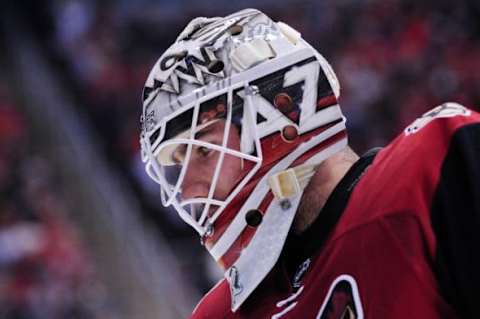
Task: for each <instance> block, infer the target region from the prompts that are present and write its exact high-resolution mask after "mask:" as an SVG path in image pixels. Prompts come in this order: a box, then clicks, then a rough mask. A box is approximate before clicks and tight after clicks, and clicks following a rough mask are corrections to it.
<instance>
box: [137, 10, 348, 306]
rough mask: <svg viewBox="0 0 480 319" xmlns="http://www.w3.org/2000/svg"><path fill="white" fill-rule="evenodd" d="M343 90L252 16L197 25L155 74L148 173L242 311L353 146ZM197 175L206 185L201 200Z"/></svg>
mask: <svg viewBox="0 0 480 319" xmlns="http://www.w3.org/2000/svg"><path fill="white" fill-rule="evenodd" d="M339 93H340V88H339V84H338V80H337V78H336V76H335V74H334V72H333V70H332V69H331V67H330V65H329V64H328V62H327V61H326V60H325V59H324V58H323V56H321V55H320V54H319V53H318V52H317V51H316V50H315V49H313V48H312V47H311V46H310V45H309V44H308V43H307V42H305V41H304V40H303V39H302V38H301V36H300V34H299V33H298V32H297V31H295V30H294V29H292V28H291V27H289V26H288V25H286V24H284V23H281V22H274V21H272V20H271V19H270V18H269V17H267V16H266V15H265V14H263V13H261V12H259V11H257V10H253V9H247V10H243V11H239V12H237V13H234V14H232V15H229V16H227V17H225V18H211V19H207V18H197V19H195V20H193V21H192V22H190V24H189V25H188V26H187V27H186V29H185V30H184V31H183V32H182V34H180V36H179V37H178V39H177V40H176V42H175V43H174V44H173V45H172V46H171V47H170V48H169V49H168V50H167V51H166V52H165V53H164V54H163V55H162V56H161V57H160V59H159V60H158V61H157V63H156V64H155V66H154V67H153V69H152V71H151V72H150V75H149V76H148V79H147V81H146V84H145V88H144V94H143V114H142V119H141V122H142V132H141V139H140V140H141V146H142V159H143V161H144V162H145V167H146V171H147V173H148V175H149V176H150V177H151V178H152V179H153V180H155V181H156V182H157V183H158V184H160V189H161V198H162V202H163V204H164V205H165V206H169V205H173V206H174V207H175V209H176V210H177V211H178V213H179V215H180V217H181V218H182V219H183V220H184V221H185V222H187V223H188V224H190V225H191V226H192V227H193V228H195V230H196V231H197V232H198V233H199V234H200V236H201V238H202V243H203V244H204V245H205V247H206V248H207V250H208V251H209V252H210V254H211V255H212V256H213V257H214V258H215V260H216V261H217V263H218V264H219V265H220V267H222V269H223V270H224V271H225V277H226V278H227V280H228V282H229V284H230V290H231V301H232V310H233V311H235V310H237V309H238V307H240V305H241V304H242V303H243V302H244V301H245V300H246V299H247V297H248V296H249V295H250V294H251V293H252V292H253V291H254V289H255V288H256V287H257V286H258V285H259V283H260V282H261V281H262V280H263V278H264V277H265V276H266V275H267V274H268V272H269V271H270V270H271V269H272V268H273V266H274V265H275V263H276V261H277V260H278V257H279V255H280V253H281V250H282V248H283V245H284V242H285V239H286V237H287V235H288V232H289V230H290V227H291V225H292V222H293V219H294V217H295V213H296V210H297V207H298V204H299V202H300V198H301V196H302V193H303V189H304V187H305V186H306V185H307V184H308V181H309V179H310V177H311V176H312V175H313V173H314V168H315V166H316V165H318V164H319V163H321V162H322V161H323V160H325V159H326V158H328V157H330V156H332V155H333V154H335V153H336V152H338V151H340V150H341V149H343V148H344V147H345V146H346V145H347V135H346V131H345V118H344V117H343V115H342V113H341V110H340V107H339V105H338V102H337V98H338V96H339ZM214 129H216V130H217V131H220V135H218V134H217V136H216V139H212V138H208V137H205V136H208V133H206V132H208V131H212V130H214ZM204 153H205V154H210V155H209V159H208V160H209V161H211V160H213V161H214V163H215V164H214V165H213V167H214V168H213V169H212V170H211V171H208V172H207V171H206V170H205V171H203V168H202V166H201V165H200V166H199V165H198V163H194V158H195V156H197V155H196V154H204ZM211 154H214V156H212V155H211ZM227 162H229V163H234V164H233V165H236V168H235V169H236V170H235V172H236V174H229V172H231V171H229V168H228V167H227V166H228V165H229V164H227ZM193 170H197V171H196V173H197V174H202V181H204V183H205V184H206V185H207V186H206V188H205V191H203V192H201V193H198V192H197V193H196V194H195V195H194V196H190V195H187V193H188V188H189V187H191V185H189V184H188V183H189V181H188V176H189V174H193V173H195V172H193V173H192V171H193ZM223 184H229V185H231V187H228V188H227V191H225V187H223V186H222V187H223V189H222V190H221V191H220V188H221V187H220V186H219V185H223Z"/></svg>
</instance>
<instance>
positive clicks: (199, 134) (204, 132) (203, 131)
mask: <svg viewBox="0 0 480 319" xmlns="http://www.w3.org/2000/svg"><path fill="white" fill-rule="evenodd" d="M215 124H216V123H214V124H212V125H209V126H207V127H204V128H203V129H201V130H200V131H198V132H197V133H195V138H196V139H197V138H198V139H200V138H202V137H205V136H208V135H211V134H212V131H213V130H214V129H215V128H214V127H215ZM222 136H223V134H222Z"/></svg>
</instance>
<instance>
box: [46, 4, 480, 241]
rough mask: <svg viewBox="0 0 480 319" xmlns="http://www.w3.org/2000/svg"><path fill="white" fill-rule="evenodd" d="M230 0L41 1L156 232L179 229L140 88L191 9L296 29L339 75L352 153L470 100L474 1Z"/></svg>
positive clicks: (478, 27)
mask: <svg viewBox="0 0 480 319" xmlns="http://www.w3.org/2000/svg"><path fill="white" fill-rule="evenodd" d="M205 4H208V5H205ZM241 5H242V7H240V6H239V5H236V4H233V3H232V2H226V1H212V0H210V1H208V2H204V1H201V2H194V1H188V0H183V1H175V2H171V1H170V2H167V1H165V0H163V1H151V0H142V1H135V2H128V1H120V0H119V1H107V2H100V1H97V2H95V1H80V0H66V1H54V2H51V4H50V6H49V8H48V10H49V16H50V18H51V25H52V30H51V32H50V37H49V39H48V41H43V43H48V44H47V46H49V47H50V50H52V52H54V54H55V55H56V61H57V62H59V63H60V64H61V65H62V67H61V69H62V72H63V75H64V76H65V77H66V78H68V79H69V80H68V81H67V82H68V83H70V84H71V88H72V90H73V91H75V92H76V95H77V96H78V97H79V99H80V100H81V103H80V105H81V107H82V109H81V110H80V111H81V112H82V113H83V112H86V113H88V115H89V117H90V119H91V121H92V123H93V124H94V126H95V127H96V128H97V133H98V135H99V136H100V137H101V141H102V145H103V149H104V152H105V155H106V156H107V158H109V159H110V161H111V163H112V165H117V166H119V168H120V169H119V171H121V172H127V173H126V174H127V175H128V176H127V177H128V178H130V179H131V181H132V184H133V185H136V186H134V187H136V189H137V190H139V194H140V196H142V197H143V200H142V203H143V204H144V205H146V207H145V209H144V210H145V211H147V212H150V216H151V217H152V218H153V219H157V218H163V220H162V221H161V222H160V223H159V225H160V227H162V228H163V230H164V231H165V232H167V233H170V234H172V233H181V232H184V228H182V227H183V226H181V225H183V224H181V222H180V219H179V218H177V217H176V216H175V214H174V213H172V212H170V213H168V214H159V212H160V211H161V210H162V208H161V207H160V205H159V203H160V200H159V197H158V195H157V194H158V187H157V186H156V185H154V184H153V182H151V181H149V180H148V178H147V177H146V174H145V173H144V171H143V165H142V163H141V161H140V155H139V118H140V112H141V108H142V107H141V98H140V97H141V92H142V89H143V84H144V81H145V79H146V77H147V75H148V73H149V70H150V68H151V67H152V66H153V64H154V63H155V61H156V60H157V59H158V57H159V56H160V54H161V53H162V52H163V51H164V50H165V49H166V48H167V47H168V46H169V45H170V44H171V43H173V41H174V40H175V38H176V36H177V35H178V34H179V32H180V31H181V30H182V29H183V27H184V26H185V25H186V24H187V22H188V21H189V20H190V19H192V18H193V17H196V16H215V15H226V14H228V13H231V12H234V11H237V10H239V9H242V8H245V7H249V6H250V7H257V8H259V9H261V10H263V11H265V12H266V13H267V14H268V15H270V16H271V17H272V18H274V19H275V20H280V21H284V22H286V23H287V24H289V25H291V26H292V27H294V28H296V29H297V30H298V31H300V32H301V33H302V34H303V36H304V38H305V39H306V40H307V41H308V42H310V43H311V44H312V45H313V46H314V47H316V48H317V49H318V50H319V51H320V52H321V53H322V54H324V56H325V57H326V58H327V60H329V61H330V62H331V64H332V66H333V68H334V69H335V70H336V72H337V74H338V77H339V79H340V83H341V86H342V91H341V98H340V104H341V106H342V109H343V110H344V112H345V113H346V116H347V118H348V124H347V125H348V127H349V136H350V142H351V144H352V146H353V148H354V149H355V150H356V151H357V152H359V153H363V152H364V151H366V150H368V149H369V148H371V147H374V146H383V145H385V144H387V143H388V141H390V140H391V139H392V138H394V137H395V136H396V135H397V134H399V133H400V132H401V131H402V130H403V128H404V127H405V126H407V125H408V124H409V123H410V122H412V121H413V120H414V119H415V118H416V117H418V116H420V115H421V114H422V113H424V112H426V111H427V110H429V109H431V108H433V107H435V106H436V105H438V104H441V103H443V102H446V101H456V102H459V103H463V104H464V105H466V106H468V107H470V108H473V109H476V110H478V107H479V105H480V72H477V71H478V70H480V59H478V56H480V4H479V2H478V1H474V0H465V1H450V0H425V1H414V0H342V1H338V0H323V1H313V0H310V1H307V0H303V1H291V0H285V1H267V0H264V1H253V0H249V1H247V0H245V1H242V2H241ZM42 40H44V39H42ZM163 212H165V211H163ZM159 216H161V217H159ZM176 221H178V222H176ZM172 226H173V227H172ZM192 233H193V232H192Z"/></svg>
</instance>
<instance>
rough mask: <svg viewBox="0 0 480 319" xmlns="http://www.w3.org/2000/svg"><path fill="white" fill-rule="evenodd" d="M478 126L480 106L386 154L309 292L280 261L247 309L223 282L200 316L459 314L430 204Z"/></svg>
mask: <svg viewBox="0 0 480 319" xmlns="http://www.w3.org/2000/svg"><path fill="white" fill-rule="evenodd" d="M474 122H480V115H479V114H477V113H473V112H472V115H470V116H467V117H465V116H455V117H451V118H438V119H435V120H433V121H431V122H430V123H428V124H427V125H426V126H424V127H423V128H421V129H420V130H419V131H418V132H417V133H414V134H411V135H405V134H404V133H402V134H400V135H399V136H398V137H397V138H396V139H395V140H394V141H393V142H392V143H391V144H390V145H389V146H387V147H386V148H384V149H383V150H382V151H380V152H379V153H378V155H377V156H376V157H375V160H374V161H373V163H372V164H371V165H370V167H368V169H367V170H366V171H365V173H364V174H363V176H362V177H361V179H360V181H359V182H358V183H357V184H356V186H355V188H354V190H353V192H352V193H351V196H350V199H349V201H348V203H347V204H346V207H345V209H344V211H343V214H342V216H341V217H340V219H339V221H338V223H337V224H336V225H335V227H334V228H333V229H332V231H331V233H330V235H329V237H328V239H327V240H326V242H325V244H324V245H323V246H322V247H321V249H320V248H319V249H318V251H317V252H316V253H315V254H314V255H313V256H312V258H311V259H312V260H311V264H310V266H309V267H308V269H307V271H306V273H305V275H304V276H303V278H302V280H301V282H300V285H299V286H300V288H296V289H294V288H293V287H292V284H291V281H290V279H289V278H288V276H287V275H286V274H287V271H286V269H284V267H283V266H282V265H283V263H282V262H279V263H277V266H276V267H275V268H274V270H272V272H271V273H270V274H269V275H268V276H267V277H266V279H265V280H264V281H263V282H262V284H261V285H260V286H259V287H258V289H257V290H256V291H255V292H254V293H253V294H252V296H250V297H249V299H248V300H247V301H246V302H245V303H244V305H242V307H241V308H240V309H239V310H238V311H237V312H235V313H232V312H231V310H230V292H229V288H228V284H227V282H226V281H224V280H223V281H222V282H221V283H219V284H218V285H217V286H216V287H215V288H214V289H213V290H212V291H211V292H210V293H209V294H207V295H206V296H205V297H204V299H203V300H202V301H201V302H200V303H199V305H198V306H197V308H196V309H195V311H194V312H193V315H192V318H195V319H197V318H271V317H272V316H274V317H273V318H321V319H323V318H328V319H330V318H331V319H337V318H338V319H340V318H361V314H362V313H363V317H364V318H389V319H396V318H399V319H400V318H402V319H404V318H423V319H425V318H426V319H430V318H431V319H433V318H459V317H458V316H457V315H456V314H455V312H454V310H453V308H452V307H451V306H450V305H449V304H448V303H447V301H446V300H445V299H444V298H443V297H442V295H441V294H440V292H439V287H438V281H437V278H436V277H435V271H434V265H435V262H436V256H435V252H436V248H437V240H436V238H435V235H434V231H433V229H432V226H431V220H430V208H431V202H432V198H433V196H434V193H435V190H436V186H437V184H438V182H439V178H440V171H441V166H442V163H443V160H444V158H445V156H446V153H447V151H448V147H449V143H450V139H451V136H452V134H453V133H454V132H455V131H456V130H457V129H458V128H460V127H462V126H465V125H467V124H470V123H474ZM333 283H335V285H333ZM299 289H301V290H299ZM295 293H297V294H298V295H297V296H296V297H295V298H293V297H292V300H291V301H290V302H287V303H284V304H277V303H278V302H280V301H282V300H285V299H287V298H289V297H291V296H292V294H295ZM282 312H283V314H282V315H279V314H280V313H282ZM348 314H349V315H350V316H348ZM275 315H277V316H275Z"/></svg>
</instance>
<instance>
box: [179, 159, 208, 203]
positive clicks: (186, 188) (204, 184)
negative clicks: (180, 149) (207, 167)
mask: <svg viewBox="0 0 480 319" xmlns="http://www.w3.org/2000/svg"><path fill="white" fill-rule="evenodd" d="M205 177H206V176H205V172H203V170H202V169H200V168H198V167H188V169H187V172H186V174H185V177H184V179H183V182H182V196H181V197H182V200H187V199H192V198H197V197H207V196H208V191H209V189H210V184H209V182H208V181H207V180H206V178H205Z"/></svg>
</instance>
